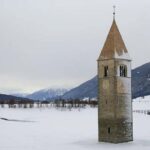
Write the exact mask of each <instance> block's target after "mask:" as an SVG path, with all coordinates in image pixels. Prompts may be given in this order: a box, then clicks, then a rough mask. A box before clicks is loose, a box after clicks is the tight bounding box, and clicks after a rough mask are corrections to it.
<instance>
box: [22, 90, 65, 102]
mask: <svg viewBox="0 0 150 150" xmlns="http://www.w3.org/2000/svg"><path fill="white" fill-rule="evenodd" d="M67 91H68V90H67V89H52V88H50V89H42V90H39V91H36V92H34V93H32V94H29V95H27V96H25V97H26V98H30V99H34V100H41V101H43V100H47V99H52V98H54V97H58V96H62V95H63V94H64V93H66V92H67Z"/></svg>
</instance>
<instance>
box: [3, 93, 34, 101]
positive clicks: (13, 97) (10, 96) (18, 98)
mask: <svg viewBox="0 0 150 150" xmlns="http://www.w3.org/2000/svg"><path fill="white" fill-rule="evenodd" d="M9 100H17V101H22V100H23V101H24V100H31V99H28V98H22V97H16V96H12V95H6V94H0V101H9Z"/></svg>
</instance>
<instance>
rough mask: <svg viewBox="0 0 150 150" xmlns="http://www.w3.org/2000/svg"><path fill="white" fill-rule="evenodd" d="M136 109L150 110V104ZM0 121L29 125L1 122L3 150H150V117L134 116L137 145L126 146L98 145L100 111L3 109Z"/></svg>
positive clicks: (0, 139)
mask: <svg viewBox="0 0 150 150" xmlns="http://www.w3.org/2000/svg"><path fill="white" fill-rule="evenodd" d="M133 105H134V109H140V108H141V109H144V108H145V107H146V109H148V108H150V107H149V106H150V102H134V104H133ZM148 105H149V106H148ZM0 117H5V118H8V119H18V120H27V121H29V122H16V121H5V120H0V150H84V149H85V150H103V149H105V150H107V149H108V150H112V149H118V150H120V149H127V150H133V149H135V150H139V149H141V150H149V149H150V115H145V114H140V113H134V141H133V142H129V143H123V144H108V143H99V142H98V126H97V124H98V123H97V108H86V109H80V110H78V109H72V110H71V111H69V110H56V109H55V108H43V109H37V108H32V109H29V108H28V109H19V108H18V109H15V108H11V109H8V108H0ZM30 121H31V122H30Z"/></svg>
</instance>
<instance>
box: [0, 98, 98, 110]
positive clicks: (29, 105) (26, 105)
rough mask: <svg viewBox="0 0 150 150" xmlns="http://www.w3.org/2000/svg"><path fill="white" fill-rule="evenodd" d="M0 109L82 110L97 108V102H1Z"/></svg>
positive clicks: (73, 100)
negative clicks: (52, 108) (46, 108)
mask: <svg viewBox="0 0 150 150" xmlns="http://www.w3.org/2000/svg"><path fill="white" fill-rule="evenodd" d="M0 106H1V108H4V107H6V106H7V107H8V108H44V107H56V108H69V109H70V108H83V107H86V106H90V107H97V100H91V99H89V100H80V99H69V100H64V99H57V100H53V101H32V100H14V99H10V100H1V101H0Z"/></svg>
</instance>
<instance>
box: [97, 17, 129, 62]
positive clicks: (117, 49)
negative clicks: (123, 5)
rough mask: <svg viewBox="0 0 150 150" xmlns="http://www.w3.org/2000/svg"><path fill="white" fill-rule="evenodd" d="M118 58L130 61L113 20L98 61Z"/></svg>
mask: <svg viewBox="0 0 150 150" xmlns="http://www.w3.org/2000/svg"><path fill="white" fill-rule="evenodd" d="M112 58H120V59H127V60H130V56H129V55H128V51H127V48H126V46H125V44H124V41H123V39H122V36H121V34H120V32H119V29H118V27H117V24H116V21H115V19H113V23H112V26H111V28H110V31H109V33H108V36H107V38H106V41H105V44H104V46H103V49H102V51H101V54H100V56H99V58H98V60H104V59H112Z"/></svg>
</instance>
